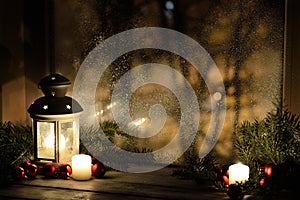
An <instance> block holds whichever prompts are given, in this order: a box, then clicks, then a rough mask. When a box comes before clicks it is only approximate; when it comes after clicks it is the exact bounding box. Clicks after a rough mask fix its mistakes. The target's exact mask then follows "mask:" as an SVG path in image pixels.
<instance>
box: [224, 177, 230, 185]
mask: <svg viewBox="0 0 300 200" xmlns="http://www.w3.org/2000/svg"><path fill="white" fill-rule="evenodd" d="M222 180H223V181H224V183H225V184H226V185H229V178H228V176H225V175H223V176H222Z"/></svg>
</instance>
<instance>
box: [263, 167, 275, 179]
mask: <svg viewBox="0 0 300 200" xmlns="http://www.w3.org/2000/svg"><path fill="white" fill-rule="evenodd" d="M264 173H265V174H266V175H267V177H271V176H272V174H273V165H271V164H266V165H265V166H264Z"/></svg>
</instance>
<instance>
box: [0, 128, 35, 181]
mask: <svg viewBox="0 0 300 200" xmlns="http://www.w3.org/2000/svg"><path fill="white" fill-rule="evenodd" d="M32 157H33V135H32V131H31V127H30V126H23V125H14V124H12V123H11V122H5V123H2V122H0V184H4V183H6V182H7V181H8V180H9V178H10V174H11V169H12V168H13V167H15V166H17V165H19V164H20V163H21V162H23V161H24V160H30V159H32Z"/></svg>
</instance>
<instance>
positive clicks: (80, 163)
mask: <svg viewBox="0 0 300 200" xmlns="http://www.w3.org/2000/svg"><path fill="white" fill-rule="evenodd" d="M91 163H92V158H91V156H89V155H85V154H79V155H75V156H73V157H72V178H73V179H75V180H89V179H90V178H91V176H92V169H91Z"/></svg>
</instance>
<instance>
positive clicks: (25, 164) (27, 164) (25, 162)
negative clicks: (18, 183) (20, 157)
mask: <svg viewBox="0 0 300 200" xmlns="http://www.w3.org/2000/svg"><path fill="white" fill-rule="evenodd" d="M29 165H30V162H29V161H26V160H25V161H23V162H22V163H21V164H20V165H19V166H20V167H22V168H23V169H24V170H25V171H26V170H27V169H28V167H29Z"/></svg>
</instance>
